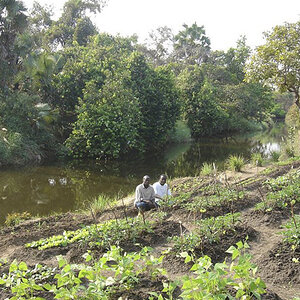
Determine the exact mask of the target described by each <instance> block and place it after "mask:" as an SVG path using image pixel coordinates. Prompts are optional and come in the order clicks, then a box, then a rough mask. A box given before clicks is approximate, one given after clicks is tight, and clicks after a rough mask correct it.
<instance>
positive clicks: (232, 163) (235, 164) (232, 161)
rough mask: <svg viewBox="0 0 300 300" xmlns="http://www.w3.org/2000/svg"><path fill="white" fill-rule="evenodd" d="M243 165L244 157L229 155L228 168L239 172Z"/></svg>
mask: <svg viewBox="0 0 300 300" xmlns="http://www.w3.org/2000/svg"><path fill="white" fill-rule="evenodd" d="M244 165H245V159H244V158H243V157H242V156H240V155H238V156H237V155H230V156H229V158H228V159H227V166H228V168H229V169H230V170H232V171H236V172H240V171H241V169H242V167H243V166H244Z"/></svg>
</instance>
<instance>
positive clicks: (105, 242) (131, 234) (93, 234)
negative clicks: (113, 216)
mask: <svg viewBox="0 0 300 300" xmlns="http://www.w3.org/2000/svg"><path fill="white" fill-rule="evenodd" d="M154 223H155V222H154V221H151V222H149V221H147V222H146V223H145V224H144V223H143V222H141V220H139V219H133V218H127V219H119V220H111V221H107V222H105V223H103V224H93V225H90V226H86V227H84V228H80V229H77V230H75V231H64V232H63V234H61V235H54V236H51V237H49V238H45V239H40V240H38V241H34V242H31V243H27V244H26V245H25V246H26V247H31V248H38V249H39V250H45V249H47V248H51V247H59V246H67V245H68V244H72V243H75V242H81V243H88V245H89V246H90V247H97V248H103V249H108V248H109V247H110V245H115V244H118V243H120V242H121V241H124V240H132V241H133V242H134V240H135V239H136V238H137V237H138V236H139V235H140V234H141V232H152V227H153V225H154Z"/></svg>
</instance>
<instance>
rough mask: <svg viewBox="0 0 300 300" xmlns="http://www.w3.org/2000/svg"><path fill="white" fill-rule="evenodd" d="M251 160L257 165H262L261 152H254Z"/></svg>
mask: <svg viewBox="0 0 300 300" xmlns="http://www.w3.org/2000/svg"><path fill="white" fill-rule="evenodd" d="M251 162H252V164H253V165H254V166H256V167H261V166H262V164H263V158H262V155H261V153H253V154H252V155H251Z"/></svg>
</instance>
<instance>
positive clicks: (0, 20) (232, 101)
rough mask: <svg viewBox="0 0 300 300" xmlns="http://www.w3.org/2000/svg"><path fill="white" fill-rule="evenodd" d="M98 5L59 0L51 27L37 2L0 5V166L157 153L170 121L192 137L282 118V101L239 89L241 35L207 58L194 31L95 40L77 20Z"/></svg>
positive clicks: (254, 85)
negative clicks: (142, 41) (181, 123)
mask: <svg viewBox="0 0 300 300" xmlns="http://www.w3.org/2000/svg"><path fill="white" fill-rule="evenodd" d="M103 6H104V5H103V2H102V0H82V1H76V0H69V1H67V2H66V3H65V5H64V8H63V12H62V15H61V17H60V18H59V19H58V20H57V21H54V20H53V18H52V15H53V14H52V11H51V9H49V8H48V7H42V6H41V5H39V4H38V3H35V4H34V7H33V9H32V11H30V12H27V11H26V9H25V7H24V5H23V3H22V1H17V0H10V1H1V2H0V51H1V52H0V69H1V72H0V129H1V130H0V164H25V163H28V162H32V161H35V160H36V161H40V160H41V159H43V158H45V159H47V158H49V157H50V156H51V157H57V156H69V157H72V158H93V159H102V158H120V157H123V156H124V155H127V154H131V153H134V152H139V153H142V152H147V151H154V150H160V149H162V148H163V147H164V146H165V145H166V144H167V143H168V142H170V140H172V136H173V135H174V134H175V131H176V122H177V121H178V120H181V121H184V122H185V123H186V124H187V126H188V127H189V128H190V130H191V135H192V137H193V138H195V139H197V138H199V137H202V136H213V135H219V134H229V133H232V132H238V131H246V130H252V129H254V128H257V127H258V124H261V123H262V122H266V123H270V122H271V120H272V119H273V118H283V117H284V115H285V112H286V109H287V107H286V103H287V102H288V103H291V102H292V100H293V99H292V97H291V96H290V95H289V94H287V95H280V94H275V93H274V92H273V91H272V90H271V89H270V88H268V87H266V86H263V85H262V84H261V83H259V82H251V81H247V82H246V81H245V66H246V62H247V60H249V57H250V53H251V49H250V48H249V47H248V46H247V45H246V38H245V37H241V38H240V39H239V40H238V41H237V44H236V46H235V47H233V48H230V49H229V50H228V51H212V50H211V47H210V39H209V37H208V36H207V35H206V33H205V30H204V27H203V26H198V25H197V24H196V23H195V24H192V25H191V26H188V25H183V28H182V30H181V31H179V32H178V33H177V34H173V33H172V31H171V29H170V28H167V27H162V28H158V29H157V30H156V31H153V32H152V33H151V34H150V35H149V39H148V43H147V44H139V43H138V41H137V37H136V36H131V37H120V36H112V35H109V34H105V33H101V31H100V32H99V30H98V29H97V28H96V27H95V25H94V24H93V23H92V21H91V20H90V18H89V17H88V14H87V13H90V12H92V13H100V15H99V18H101V10H102V9H103Z"/></svg>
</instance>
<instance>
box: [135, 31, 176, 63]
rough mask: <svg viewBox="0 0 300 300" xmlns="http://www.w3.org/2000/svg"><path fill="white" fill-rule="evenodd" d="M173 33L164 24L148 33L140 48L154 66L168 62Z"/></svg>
mask: <svg viewBox="0 0 300 300" xmlns="http://www.w3.org/2000/svg"><path fill="white" fill-rule="evenodd" d="M173 43H174V34H173V32H172V30H171V28H169V27H167V26H164V27H159V28H157V29H156V30H155V31H151V32H150V33H149V38H148V39H147V44H146V45H144V47H141V49H139V50H141V51H142V52H143V53H144V54H145V55H146V57H148V58H149V59H150V60H151V61H152V62H153V63H154V65H155V66H161V65H164V64H166V63H167V62H168V59H169V58H170V55H171V53H172V51H173Z"/></svg>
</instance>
